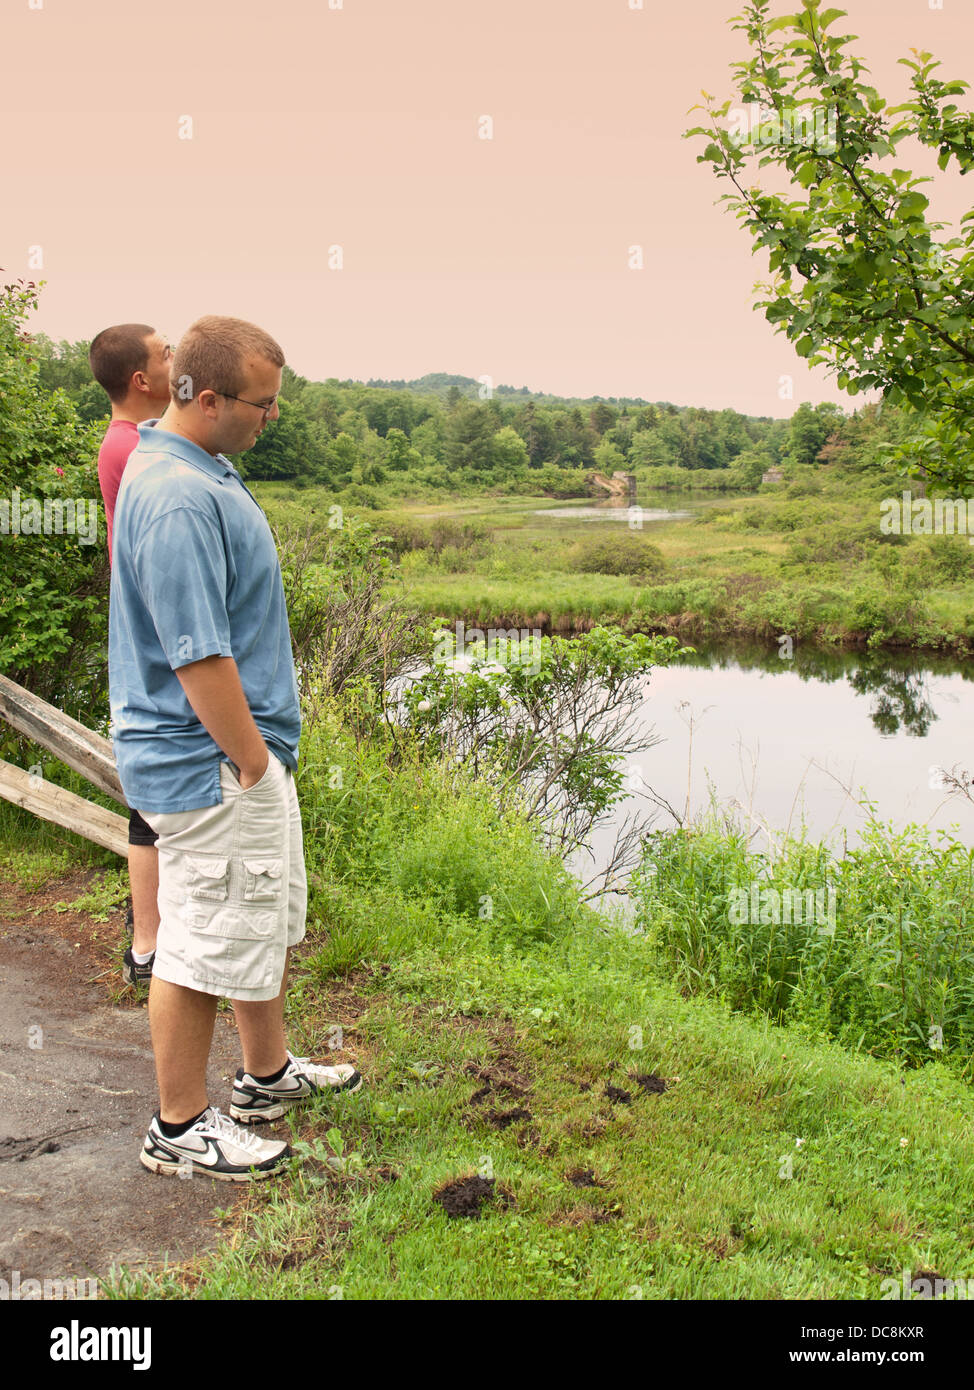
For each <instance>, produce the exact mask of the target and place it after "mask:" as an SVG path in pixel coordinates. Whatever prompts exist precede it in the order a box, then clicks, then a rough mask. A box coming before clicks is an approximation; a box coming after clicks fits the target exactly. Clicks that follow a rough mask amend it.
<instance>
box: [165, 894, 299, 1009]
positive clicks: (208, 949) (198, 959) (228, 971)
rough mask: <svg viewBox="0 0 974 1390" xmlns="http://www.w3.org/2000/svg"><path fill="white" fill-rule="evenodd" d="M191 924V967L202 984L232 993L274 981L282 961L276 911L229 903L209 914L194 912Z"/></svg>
mask: <svg viewBox="0 0 974 1390" xmlns="http://www.w3.org/2000/svg"><path fill="white" fill-rule="evenodd" d="M188 925H189V934H190V942H191V950H190V968H191V970H192V972H193V974H194V976H195V977H196V979H197V980H199V982H200V983H201V984H210V985H217V986H219V987H220V988H221V989H226V990H228V991H230V992H232V991H233V990H234V989H244V990H252V989H266V988H268V986H270V985H272V984H274V983H275V971H276V970H277V967H278V965H279V963H280V962H279V959H278V958H279V956H280V949H279V946H280V942H279V940H278V938H279V937H280V930H279V928H278V914H277V913H276V912H255V911H254V909H253V908H248V907H235V906H234V905H233V904H230V905H229V906H228V907H221V908H218V909H217V910H216V911H215V912H213V913H212V914H211V915H209V916H207V915H206V914H205V913H203V912H201V913H199V914H197V913H191V915H190V919H189V923H188ZM277 973H278V975H279V973H280V972H279V971H278V972H277ZM277 982H278V983H279V980H278V981H277Z"/></svg>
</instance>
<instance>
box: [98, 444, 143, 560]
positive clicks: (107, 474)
mask: <svg viewBox="0 0 974 1390" xmlns="http://www.w3.org/2000/svg"><path fill="white" fill-rule="evenodd" d="M138 442H139V429H138V426H137V425H134V424H133V423H132V421H131V420H113V421H112V423H111V424H110V425H109V426H108V429H107V430H106V431H105V438H104V439H103V440H102V442H101V448H100V449H99V450H98V482H99V484H100V486H101V495H102V497H103V498H104V499H105V520H106V522H107V524H108V563H109V564H111V561H112V519H113V517H114V515H115V498H116V497H117V496H118V485H119V483H120V482H121V481H122V474H123V473H124V472H125V465H126V464H127V463H128V461H129V454H130V453H131V452H132V450H133V449H134V448H135V446H136V444H138Z"/></svg>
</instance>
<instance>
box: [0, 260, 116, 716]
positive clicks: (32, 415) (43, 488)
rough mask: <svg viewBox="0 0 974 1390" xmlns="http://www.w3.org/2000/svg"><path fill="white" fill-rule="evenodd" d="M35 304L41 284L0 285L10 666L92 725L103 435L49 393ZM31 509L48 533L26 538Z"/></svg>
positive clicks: (98, 654) (1, 610) (0, 658)
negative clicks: (37, 351)
mask: <svg viewBox="0 0 974 1390" xmlns="http://www.w3.org/2000/svg"><path fill="white" fill-rule="evenodd" d="M36 307H37V288H36V286H35V285H33V284H32V283H31V284H27V285H26V286H25V285H24V284H23V282H20V281H18V282H17V283H15V284H9V285H5V286H3V287H2V289H0V500H2V501H3V504H4V515H5V516H6V517H7V521H6V523H5V533H4V534H2V535H0V591H2V593H3V604H2V607H0V668H2V669H3V671H4V673H5V674H6V675H7V676H9V677H10V678H11V679H12V680H15V681H17V682H18V683H19V684H21V685H25V686H27V687H29V688H30V689H31V690H33V691H34V692H35V693H36V694H38V695H40V696H41V697H42V698H43V699H46V700H49V701H51V702H52V703H54V704H57V705H59V706H60V707H61V708H63V709H64V710H66V711H67V712H68V713H71V714H76V715H77V714H80V713H82V712H83V713H84V717H85V719H86V720H87V721H88V722H89V723H91V722H93V717H94V718H95V719H98V718H104V717H105V716H107V712H108V692H107V686H108V678H107V624H108V601H107V600H108V594H107V581H108V558H107V552H106V548H105V528H104V515H103V513H102V502H101V492H100V489H99V486H98V473H97V465H96V460H97V452H98V443H99V440H100V437H101V434H102V428H101V426H99V425H92V424H86V423H84V422H83V421H82V420H81V419H80V418H79V416H78V414H77V411H76V410H75V407H74V406H73V405H72V403H71V401H70V400H69V399H68V397H67V396H66V395H65V394H64V392H63V391H60V390H58V391H55V392H53V394H52V393H49V392H48V391H47V390H46V389H45V387H44V385H43V383H42V381H41V379H40V374H39V368H38V364H37V362H35V361H34V360H33V359H32V357H31V347H30V339H29V337H27V335H26V334H25V332H24V330H23V325H24V323H25V322H26V319H27V317H28V315H29V313H30V312H31V311H32V310H33V309H35V308H36ZM28 503H36V506H37V509H38V518H39V525H38V528H37V529H39V530H40V531H41V533H40V534H25V533H24V531H23V529H22V530H21V532H20V534H17V533H16V528H15V526H14V516H15V514H16V515H20V513H21V512H22V511H23V508H24V507H25V506H26V505H27V504H28ZM45 509H46V511H47V512H48V513H49V516H50V520H48V519H47V518H46V517H45V515H44V513H45ZM79 509H80V510H79ZM69 519H70V520H69ZM92 521H94V522H95V527H91V525H90V523H91V522H92ZM58 523H60V527H61V529H60V531H58V529H57V525H58ZM30 524H31V525H32V526H33V522H31V523H30ZM23 525H24V523H23V522H21V526H22V527H23ZM42 528H43V529H42ZM45 530H46V532H47V534H45V533H44V532H45ZM92 531H94V534H92Z"/></svg>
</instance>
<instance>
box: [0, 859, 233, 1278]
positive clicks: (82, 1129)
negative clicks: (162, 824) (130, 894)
mask: <svg viewBox="0 0 974 1390" xmlns="http://www.w3.org/2000/svg"><path fill="white" fill-rule="evenodd" d="M90 878H91V874H90V873H79V874H78V875H76V876H74V877H72V878H71V879H68V880H64V881H61V882H59V883H57V884H54V885H51V886H49V887H46V888H44V889H42V890H39V891H33V892H28V891H26V890H24V889H21V888H18V887H15V886H13V885H10V884H4V885H0V1278H4V1279H7V1280H9V1279H10V1277H11V1274H12V1272H13V1271H15V1270H18V1271H19V1272H20V1279H21V1281H23V1280H25V1279H28V1278H33V1279H40V1280H44V1279H59V1278H68V1277H74V1278H85V1277H96V1278H99V1277H104V1276H105V1275H106V1274H107V1272H108V1270H109V1269H110V1268H111V1266H112V1265H113V1264H123V1263H124V1264H126V1265H143V1264H147V1263H151V1264H156V1263H161V1262H162V1261H163V1260H164V1259H165V1258H167V1257H168V1259H169V1260H170V1261H174V1260H179V1259H185V1258H187V1257H189V1256H191V1255H193V1254H195V1253H197V1252H201V1251H203V1250H205V1249H207V1248H209V1247H211V1246H212V1245H214V1244H215V1243H216V1241H217V1240H218V1238H219V1228H218V1226H217V1224H216V1223H215V1222H214V1221H213V1212H214V1210H215V1209H216V1208H218V1207H219V1208H224V1209H226V1208H227V1207H230V1206H232V1205H233V1204H234V1203H235V1202H236V1201H239V1200H240V1199H241V1197H242V1195H243V1194H242V1193H241V1192H240V1190H239V1189H237V1188H236V1186H235V1185H232V1184H230V1183H217V1182H213V1181H212V1180H209V1179H206V1178H201V1177H196V1178H193V1179H191V1180H189V1181H180V1180H177V1179H175V1178H162V1177H159V1176H157V1175H154V1174H151V1173H148V1172H147V1171H146V1170H145V1169H144V1168H143V1167H142V1165H141V1164H140V1163H139V1161H138V1155H139V1149H140V1148H141V1145H142V1140H143V1139H144V1137H145V1131H146V1127H147V1125H148V1122H149V1119H150V1118H151V1115H152V1112H153V1110H154V1109H155V1107H156V1104H157V1099H156V1083H155V1073H154V1070H153V1065H152V1051H151V1047H150V1042H149V1019H148V1013H147V1011H146V1008H145V1006H144V1005H143V1004H139V1003H137V1002H136V1001H135V1000H134V999H133V998H132V996H131V993H130V992H128V993H127V994H126V996H125V998H124V999H123V1000H122V1001H121V1002H119V1003H113V1002H112V992H113V991H112V989H111V986H112V985H113V984H115V989H114V993H116V994H117V993H118V986H119V985H120V980H119V976H118V972H117V967H115V966H114V965H113V964H112V962H111V958H110V951H111V946H112V945H113V944H114V943H115V942H117V941H118V940H120V939H121V934H122V932H123V931H124V926H123V913H122V912H116V913H113V914H112V916H111V918H110V919H109V921H108V922H106V923H98V924H96V923H93V922H92V921H91V919H90V918H88V917H86V916H83V915H81V914H78V913H76V912H63V911H62V912H56V911H54V910H53V907H52V904H53V903H55V902H57V901H59V900H64V901H69V902H70V901H72V900H73V899H75V898H77V897H78V896H79V895H80V894H81V893H82V892H83V891H84V890H85V888H86V887H87V884H88V882H89V880H90ZM238 1065H239V1058H238V1050H237V1036H236V1030H235V1029H234V1026H233V1021H232V1016H231V1015H230V1014H224V1013H222V1012H221V1013H220V1014H218V1016H217V1026H216V1032H215V1036H214V1045H213V1051H212V1053H211V1056H210V1072H209V1083H210V1098H211V1100H212V1101H213V1103H214V1104H217V1105H220V1106H221V1108H222V1109H223V1110H226V1109H227V1108H228V1105H229V1095H230V1085H229V1080H230V1078H231V1077H232V1075H233V1072H234V1070H235V1069H236V1067H237V1066H238Z"/></svg>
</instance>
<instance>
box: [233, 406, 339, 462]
mask: <svg viewBox="0 0 974 1390" xmlns="http://www.w3.org/2000/svg"><path fill="white" fill-rule="evenodd" d="M278 409H279V410H280V417H279V418H278V419H277V420H274V421H272V422H271V423H270V425H269V426H268V428H267V429H266V430H265V431H264V433H263V434H262V435H261V436H260V438H259V439H258V440H257V443H256V444H255V445H254V447H253V448H252V449H251V450H250V451H249V453H247V454H243V455H241V456H240V457H239V458H238V459H236V460H235V463H236V466H237V467H238V468H239V469H240V472H241V473H242V475H243V476H244V477H245V478H299V477H306V478H307V477H316V476H317V475H319V474H320V472H321V470H322V469H323V468H324V467H325V466H326V461H327V457H328V452H327V440H326V438H325V436H324V432H323V430H322V428H321V426H320V425H318V424H317V423H316V422H315V421H314V420H309V419H308V417H307V415H306V413H305V411H304V408H303V406H302V405H300V404H299V403H298V402H296V401H289V400H284V399H281V400H279V401H278Z"/></svg>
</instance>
